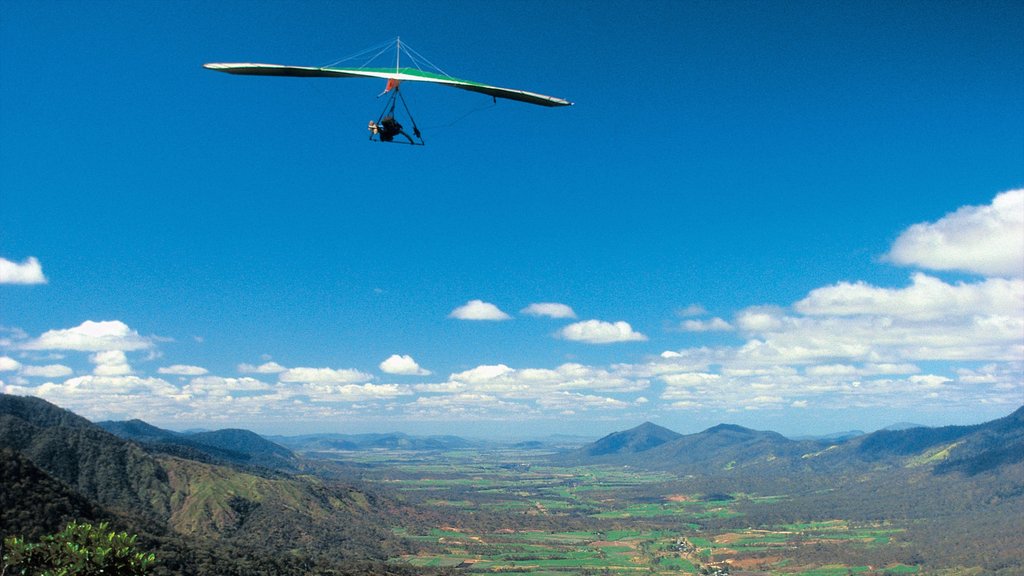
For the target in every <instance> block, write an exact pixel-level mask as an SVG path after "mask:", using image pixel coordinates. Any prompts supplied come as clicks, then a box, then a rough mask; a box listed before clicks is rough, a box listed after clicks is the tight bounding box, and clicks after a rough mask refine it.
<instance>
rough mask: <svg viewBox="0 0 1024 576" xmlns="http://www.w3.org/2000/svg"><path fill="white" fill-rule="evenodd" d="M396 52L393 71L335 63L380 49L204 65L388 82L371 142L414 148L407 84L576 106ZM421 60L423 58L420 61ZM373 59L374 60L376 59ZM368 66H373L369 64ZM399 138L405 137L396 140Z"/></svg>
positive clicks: (417, 136) (398, 45)
mask: <svg viewBox="0 0 1024 576" xmlns="http://www.w3.org/2000/svg"><path fill="white" fill-rule="evenodd" d="M391 46H392V44H391V43H389V44H387V45H385V47H384V49H383V50H380V51H379V52H377V53H376V54H375V55H374V56H373V58H376V57H378V56H380V55H381V54H383V53H384V52H385V51H386V50H388V49H389V48H390V47H391ZM393 46H394V49H395V61H394V62H395V65H394V67H393V68H379V67H378V68H368V67H366V65H365V64H364V65H363V66H360V67H357V68H350V67H345V68H338V67H335V64H338V63H340V62H344V61H345V60H351V59H352V58H354V57H357V56H361V55H365V54H366V53H369V52H372V51H375V50H377V48H379V46H378V47H374V48H370V49H368V50H365V51H363V52H362V53H360V54H357V55H356V56H354V57H350V58H347V59H345V60H341V61H339V62H336V63H335V64H332V65H329V66H322V67H314V66H286V65H283V64H260V63H254V62H211V63H209V64H203V67H204V68H207V69H209V70H217V71H219V72H226V73H228V74H238V75H242V76H292V77H300V78H379V79H382V80H386V81H387V83H386V85H385V87H384V92H381V94H380V96H383V95H384V94H388V93H390V96H389V98H388V100H387V104H386V105H385V107H384V111H383V112H381V114H380V116H379V117H378V118H377V120H375V121H374V120H371V121H370V123H369V125H368V126H367V128H368V129H369V131H370V139H371V140H376V141H379V142H396V143H405V144H414V145H423V136H422V134H421V133H420V129H419V127H417V126H416V121H415V120H414V119H413V117H412V113H411V112H410V111H409V107H408V105H407V104H406V102H405V97H404V96H402V93H401V91H400V89H399V87H400V85H401V84H402V83H403V82H426V83H429V84H440V85H442V86H451V87H452V88H458V89H460V90H468V91H470V92H478V93H480V94H486V95H488V96H490V97H491V98H493V99H494V100H495V102H497V99H498V98H504V99H508V100H516V101H518V102H525V103H527V104H536V105H538V106H547V107H558V106H572V102H569V101H568V100H565V99H562V98H556V97H554V96H546V95H544V94H538V93H536V92H527V91H526V90H516V89H512V88H501V87H499V86H491V85H489V84H481V83H479V82H472V81H469V80H460V79H458V78H454V77H452V76H450V75H448V74H447V73H446V72H444V71H442V70H441V69H440V68H437V67H436V66H434V65H433V64H430V62H429V61H426V59H425V58H423V57H422V56H420V55H419V54H417V53H416V52H415V51H413V50H412V49H411V48H409V46H408V45H406V44H402V42H401V39H399V38H395V39H394V42H393ZM403 53H405V54H407V55H408V57H409V58H410V59H412V61H413V63H414V64H416V65H417V66H419V59H422V60H424V61H426V62H427V63H428V64H430V66H431V67H433V68H434V69H435V70H436V72H432V71H428V70H423V69H422V68H420V67H408V66H407V67H403V66H402V65H401V56H402V54H403ZM417 57H419V59H418V58H417ZM373 58H371V60H372V59H373ZM366 64H369V62H367V63H366ZM399 103H401V104H402V109H401V110H399V109H398V108H397V105H398V104H399ZM399 112H404V116H401V121H400V120H399V115H398V113H399ZM401 122H410V123H411V124H412V134H411V135H410V134H408V133H407V132H405V130H404V128H403V126H402V124H401ZM397 136H401V137H402V138H399V139H396V137H397Z"/></svg>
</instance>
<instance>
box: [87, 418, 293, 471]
mask: <svg viewBox="0 0 1024 576" xmlns="http://www.w3.org/2000/svg"><path fill="white" fill-rule="evenodd" d="M97 425H98V426H99V427H101V428H103V429H104V430H106V431H108V432H110V433H111V434H115V435H117V436H119V437H121V438H124V439H126V440H132V441H134V442H137V443H139V444H141V445H143V446H145V447H147V448H150V449H151V450H154V451H160V452H165V453H168V454H172V455H177V456H182V457H185V458H191V459H196V458H197V457H198V458H199V459H204V458H203V457H202V456H199V455H197V454H196V452H199V453H200V454H205V455H206V456H208V457H209V458H208V460H209V461H211V462H222V463H231V464H238V465H242V466H258V467H262V468H269V469H272V470H284V471H290V472H291V471H296V470H298V466H299V462H298V459H297V458H296V456H295V454H293V453H292V451H291V450H289V449H287V448H285V447H284V446H281V445H279V444H275V443H274V442H271V441H270V440H267V439H266V438H264V437H262V436H260V435H259V434H256V433H254V432H250V431H248V430H239V429H225V430H215V431H212V432H173V431H171V430H164V429H162V428H158V427H156V426H153V425H151V424H147V423H146V422H143V421H142V420H128V421H122V422H115V421H106V422H99V423H98V424H97Z"/></svg>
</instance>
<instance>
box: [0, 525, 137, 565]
mask: <svg viewBox="0 0 1024 576" xmlns="http://www.w3.org/2000/svg"><path fill="white" fill-rule="evenodd" d="M135 539H136V536H134V535H132V536H129V535H128V533H127V532H114V531H112V530H110V528H109V526H108V524H107V523H105V522H104V523H101V524H100V525H99V526H93V525H92V524H78V523H76V522H71V523H69V524H68V525H67V527H65V528H64V530H63V531H61V532H58V533H57V534H51V535H48V536H43V537H42V538H41V539H40V540H39V542H26V541H25V539H24V538H19V537H11V538H6V539H5V540H4V551H3V568H2V570H0V575H3V576H8V575H15V574H17V575H19V576H92V575H95V574H117V575H118V576H142V575H145V574H149V573H150V570H151V568H152V566H153V565H154V563H155V562H156V557H155V555H154V554H150V553H146V552H139V551H138V550H136V548H135Z"/></svg>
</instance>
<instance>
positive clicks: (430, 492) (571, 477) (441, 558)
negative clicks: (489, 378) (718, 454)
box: [321, 450, 921, 575]
mask: <svg viewBox="0 0 1024 576" xmlns="http://www.w3.org/2000/svg"><path fill="white" fill-rule="evenodd" d="M324 456H325V455H323V454H321V457H324ZM337 457H338V458H339V459H340V460H342V461H344V462H347V463H359V464H361V465H363V466H365V469H364V472H363V478H364V480H367V481H369V482H370V483H371V484H377V485H380V486H381V487H382V488H386V489H388V490H392V491H397V492H399V493H400V494H401V495H402V496H403V498H404V499H405V500H407V501H408V502H409V503H410V504H414V505H415V506H417V507H420V508H423V509H426V510H429V511H431V513H432V514H431V515H432V518H433V519H434V520H435V522H424V523H415V524H412V525H408V526H400V527H396V528H395V529H394V532H395V534H396V535H397V536H399V537H401V538H403V539H405V540H409V541H412V542H415V543H416V544H417V545H418V547H419V550H418V551H417V552H416V553H411V554H404V555H401V556H397V557H394V558H392V559H391V561H392V562H397V563H408V564H411V565H413V566H418V567H431V568H449V569H457V570H458V571H460V572H465V573H493V572H515V573H522V574H535V575H545V574H546V575H552V574H565V573H567V571H569V573H594V574H600V573H605V574H635V573H641V572H644V573H650V574H680V573H683V574H687V573H689V574H708V573H715V572H716V571H719V573H723V574H724V573H732V574H744V573H746V574H782V573H785V574H805V575H831V574H836V575H846V574H849V573H871V574H886V573H888V574H915V573H919V572H920V570H921V567H920V566H918V565H915V564H913V560H912V557H913V554H912V553H908V546H907V542H906V541H905V540H904V537H905V534H906V528H905V527H904V526H901V525H899V524H898V523H892V522H852V521H848V520H845V519H841V518H831V519H826V520H814V521H804V522H790V523H781V522H780V523H776V524H771V523H767V524H766V523H760V524H758V525H757V526H751V525H750V522H749V521H748V520H746V518H747V517H748V516H749V514H750V512H756V511H757V510H758V509H759V508H771V507H777V506H778V505H779V504H780V503H782V502H784V501H786V500H789V499H791V496H790V495H786V494H765V495H760V494H744V493H733V494H708V493H699V492H688V490H691V489H692V488H690V487H689V486H688V484H687V483H686V482H685V480H684V479H680V478H677V477H676V476H674V475H671V474H667V473H662V472H646V471H642V470H637V469H631V468H622V467H612V466H606V465H605V466H577V467H560V466H551V465H550V464H548V462H549V460H550V452H548V451H544V450H495V451H486V452H481V451H462V452H445V453H431V454H423V453H414V452H391V453H389V454H387V455H386V458H385V454H382V453H380V452H372V453H368V454H367V453H362V452H347V453H338V454H337ZM755 515H756V514H755ZM840 558H842V559H843V561H839V560H838V559H840ZM879 559H882V560H883V563H881V564H879V562H878V560H879Z"/></svg>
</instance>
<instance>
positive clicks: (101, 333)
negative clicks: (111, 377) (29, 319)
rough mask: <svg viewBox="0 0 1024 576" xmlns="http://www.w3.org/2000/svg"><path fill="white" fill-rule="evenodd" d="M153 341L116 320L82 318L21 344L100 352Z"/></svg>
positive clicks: (133, 347)
mask: <svg viewBox="0 0 1024 576" xmlns="http://www.w3.org/2000/svg"><path fill="white" fill-rule="evenodd" d="M152 347H153V342H152V341H151V340H149V339H147V338H143V337H142V336H140V335H139V333H138V332H136V331H134V330H132V329H131V328H129V327H128V325H127V324H125V323H124V322H121V321H119V320H109V321H104V322H93V321H92V320H86V321H85V322H83V323H82V324H80V325H78V326H75V327H74V328H67V329H64V330H49V331H47V332H44V333H43V334H42V335H41V336H40V337H39V338H36V339H35V340H30V341H28V342H26V343H24V344H22V345H21V348H23V349H25V350H75V351H78V352H102V351H105V350H121V351H132V350H145V349H148V348H152Z"/></svg>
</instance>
